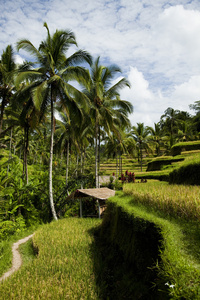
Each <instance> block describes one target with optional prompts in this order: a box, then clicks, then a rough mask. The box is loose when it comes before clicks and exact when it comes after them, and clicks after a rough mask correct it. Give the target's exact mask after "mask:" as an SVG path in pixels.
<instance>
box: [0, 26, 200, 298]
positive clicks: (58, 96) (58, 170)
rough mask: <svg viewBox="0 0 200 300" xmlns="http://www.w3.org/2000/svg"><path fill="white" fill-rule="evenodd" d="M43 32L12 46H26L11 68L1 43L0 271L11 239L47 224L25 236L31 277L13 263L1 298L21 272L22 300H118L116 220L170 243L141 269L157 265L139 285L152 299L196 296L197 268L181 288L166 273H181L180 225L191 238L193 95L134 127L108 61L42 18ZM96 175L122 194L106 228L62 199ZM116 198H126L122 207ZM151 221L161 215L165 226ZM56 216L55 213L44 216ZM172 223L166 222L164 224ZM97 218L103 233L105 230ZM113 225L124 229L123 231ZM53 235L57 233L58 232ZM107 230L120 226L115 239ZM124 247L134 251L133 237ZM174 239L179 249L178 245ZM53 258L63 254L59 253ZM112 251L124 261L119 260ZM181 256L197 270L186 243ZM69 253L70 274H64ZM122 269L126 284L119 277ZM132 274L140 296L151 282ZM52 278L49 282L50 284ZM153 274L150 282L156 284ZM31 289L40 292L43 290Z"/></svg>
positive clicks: (195, 164) (196, 178) (195, 150)
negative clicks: (186, 105) (182, 107)
mask: <svg viewBox="0 0 200 300" xmlns="http://www.w3.org/2000/svg"><path fill="white" fill-rule="evenodd" d="M44 27H45V30H46V39H44V40H43V41H41V43H40V44H39V46H38V47H35V46H34V45H33V44H32V42H31V41H30V40H28V39H23V40H20V41H18V42H17V48H16V49H17V51H21V50H23V51H25V52H26V55H28V56H27V57H29V61H28V60H27V61H24V62H23V64H17V63H16V62H15V58H14V53H15V50H14V48H13V46H12V45H8V46H7V47H6V48H5V50H4V51H3V53H2V54H1V57H0V150H1V152H0V273H3V271H4V270H5V269H6V268H8V267H9V266H10V264H11V250H8V249H10V245H11V242H10V241H13V240H14V239H16V238H17V236H19V235H25V234H26V232H27V230H29V231H33V230H34V229H35V228H37V227H38V226H40V225H41V224H44V223H47V224H46V225H42V227H41V228H42V229H39V230H38V231H37V232H36V235H35V237H34V239H33V245H34V249H35V251H36V254H37V262H36V260H34V259H33V260H32V263H33V264H32V265H31V268H32V269H31V272H30V271H28V269H26V268H24V269H22V270H21V271H20V272H19V273H18V274H16V275H15V276H14V277H13V280H11V281H10V283H8V285H6V283H5V287H6V291H7V294H5V299H6V297H7V298H9V297H11V295H12V297H13V299H17V298H18V294H17V293H18V292H17V291H16V294H12V293H13V287H15V285H16V284H18V283H19V284H20V285H22V286H23V284H24V283H23V282H25V281H24V278H30V280H29V282H28V284H27V289H25V290H24V294H23V297H24V298H27V297H28V298H31V297H35V298H37V297H39V298H41V299H43V298H49V299H51V297H53V298H55V299H59V298H62V297H63V295H69V299H73V297H74V299H77V298H79V297H80V295H82V296H81V297H82V298H83V299H98V297H99V299H101V297H102V299H105V298H106V297H110V299H112V297H113V299H117V298H116V297H117V294H118V292H119V289H120V293H119V295H120V296H119V297H122V298H126V297H129V296H130V295H133V294H134V291H133V290H132V289H131V285H132V279H131V278H133V274H132V273H131V272H132V271H131V272H130V273H129V271H128V266H129V263H130V261H129V260H128V259H127V257H128V256H127V253H128V251H129V250H130V248H129V247H126V246H127V245H126V243H125V242H123V243H122V241H125V240H126V238H127V240H128V238H130V236H131V234H132V233H131V232H130V231H129V230H128V229H127V227H126V226H125V225H124V227H123V226H122V227H123V228H122V227H120V225H119V224H118V221H119V220H121V221H123V222H125V223H126V222H128V224H132V225H133V223H135V224H136V225H137V226H138V228H139V234H138V233H137V232H135V233H134V234H136V237H137V238H138V236H140V235H141V234H143V233H142V229H141V228H148V226H151V225H149V223H148V222H150V223H151V224H154V225H152V226H153V233H155V234H156V236H157V237H158V240H155V241H154V242H155V243H156V245H157V246H158V248H156V249H157V250H156V251H157V252H159V251H161V252H162V250H163V249H164V248H162V247H165V246H166V245H167V247H169V249H170V250H169V252H165V250H163V252H164V253H165V254H164V256H159V253H157V252H156V253H157V256H155V260H156V259H157V262H158V265H156V266H155V264H152V265H151V267H152V268H155V269H156V271H155V272H153V277H151V274H150V273H151V272H150V273H148V272H147V273H148V274H146V276H147V277H146V278H148V280H150V281H151V280H155V281H156V282H154V283H155V287H156V288H155V294H154V296H155V298H152V299H159V296H160V294H159V296H158V298H156V297H157V292H158V290H159V288H160V287H161V288H162V289H163V291H164V292H163V295H164V296H163V297H165V296H166V299H169V298H167V297H168V295H169V294H170V293H171V294H170V295H172V297H174V298H171V299H184V298H180V297H182V295H183V294H184V293H186V295H187V296H188V298H187V299H198V298H195V297H197V295H199V294H198V293H199V292H198V290H197V285H196V283H197V281H198V280H197V279H198V276H199V271H198V270H197V269H198V268H197V269H195V268H194V265H195V263H194V261H193V262H192V263H191V264H190V263H189V265H188V264H187V267H186V269H187V270H189V271H188V274H189V275H191V276H193V275H194V274H193V271H194V273H195V276H194V282H191V286H190V285H188V284H187V283H186V280H184V278H183V277H181V276H180V277H179V276H178V275H177V276H176V272H177V273H178V272H179V273H180V272H183V270H184V263H185V261H186V260H187V258H188V256H187V255H186V256H185V254H184V255H183V261H184V262H183V261H181V260H179V263H180V264H179V263H178V264H177V265H178V268H175V266H174V262H175V258H176V257H177V256H176V255H175V252H174V249H177V242H175V240H176V239H179V238H180V236H181V239H182V240H181V239H180V243H182V242H183V240H184V239H187V241H188V240H189V229H188V227H187V222H188V224H190V228H191V232H193V234H192V235H191V242H197V244H198V243H199V240H198V237H197V236H196V229H195V228H196V227H195V226H197V227H198V222H199V204H200V200H199V182H200V101H196V102H195V103H193V104H191V105H190V108H191V109H193V111H194V115H190V114H189V113H188V112H185V111H179V110H176V109H173V108H171V107H168V108H167V109H166V110H165V111H164V113H163V115H162V116H161V117H160V121H159V122H158V123H156V124H154V127H149V126H146V125H145V124H144V123H137V124H136V125H134V126H133V125H132V124H131V123H130V120H129V114H130V113H132V112H133V105H132V104H131V103H130V102H128V101H127V100H126V99H121V96H120V92H121V90H122V89H123V88H125V87H130V83H129V82H128V80H127V79H126V78H125V77H123V76H122V74H123V72H122V70H121V68H120V67H118V66H117V65H115V64H113V65H108V66H107V65H105V64H103V63H102V62H101V58H100V57H97V58H93V57H91V55H90V53H89V52H87V51H85V50H80V49H79V48H78V45H77V41H76V38H75V34H74V33H73V32H72V31H70V30H56V31H55V32H54V33H53V34H51V33H50V30H49V27H48V25H47V24H46V23H44ZM68 54H69V55H68ZM105 175H107V177H109V178H110V182H109V183H108V182H106V183H104V185H106V186H108V187H110V188H115V189H116V190H117V189H119V190H120V189H121V190H122V189H123V193H122V194H120V195H121V196H119V197H118V196H117V197H116V198H115V200H111V204H109V205H110V210H108V215H109V216H110V220H112V222H113V223H112V222H111V221H109V220H108V218H105V221H103V223H102V222H101V221H98V220H90V219H87V220H82V221H81V220H79V219H78V218H77V217H78V216H79V203H78V202H76V201H72V200H70V198H69V197H67V196H68V195H69V194H71V193H72V192H74V191H76V190H77V189H80V188H94V187H96V188H99V187H100V186H101V185H102V184H100V177H101V176H105ZM129 175H130V176H129ZM128 176H129V177H130V178H131V180H129V179H128ZM150 179H157V180H159V181H153V182H152V181H150ZM125 181H132V182H134V183H128V184H126V183H124V182H125ZM149 181H150V182H149ZM160 181H163V182H160ZM139 182H140V183H141V184H138V183H139ZM125 194H127V195H128V196H126V197H125V196H124V195H125ZM123 197H124V198H123ZM122 198H123V199H128V200H126V201H125V200H124V203H122ZM119 207H120V208H119ZM133 207H134V209H133V210H132V208H133ZM118 209H119V211H118ZM144 211H146V213H144ZM124 213H125V214H124ZM148 214H149V215H148ZM163 215H164V218H163ZM69 217H74V218H69ZM120 218H121V219H120ZM138 218H139V220H140V221H139V223H137V221H138ZM157 218H161V219H164V220H165V219H167V221H166V222H167V223H165V221H160V219H159V221H158V219H157ZM58 219H64V220H60V221H59V222H54V221H57V220H58ZM52 220H54V221H53V223H50V222H51V221H52ZM141 220H142V221H141ZM174 220H176V221H174ZM179 221H180V222H182V223H181V224H182V225H181V227H179V229H177V228H178V227H177V226H176V224H175V225H174V223H173V222H175V223H176V222H179ZM109 222H110V223H109ZM170 222H171V223H170ZM49 223H50V224H49ZM119 223H120V222H119ZM147 223H148V224H147ZM172 223H173V224H172ZM105 224H107V225H108V227H107V228H108V232H105V231H104V229H105V228H106V226H107V225H105ZM166 224H168V225H169V226H171V227H170V228H172V231H173V232H175V231H176V234H174V235H173V234H172V235H173V238H172V236H171V235H170V234H167V235H165V233H166V232H165V230H166V228H167V227H166ZM132 225H131V227H130V228H132ZM168 225H167V226H168ZM109 226H110V227H109ZM113 226H114V227H113ZM134 226H135V225H134ZM137 226H136V227H135V228H136V229H137ZM154 226H155V228H159V230H157V229H155V228H154ZM94 228H95V229H94ZM180 228H181V229H180ZM154 229H155V231H154ZM123 230H124V232H125V231H126V233H127V235H124V236H123ZM131 230H132V229H131ZM145 230H146V229H145ZM181 230H183V231H184V232H187V237H185V236H182V235H181ZM62 232H66V235H67V238H65V235H63V233H62ZM117 232H120V233H122V235H121V236H120V235H119V239H117ZM160 232H162V234H161V236H160ZM104 233H105V237H104ZM44 237H45V238H44ZM137 238H136V239H135V241H136V240H137ZM144 238H146V237H144ZM114 239H116V244H115V243H113V244H112V243H111V244H110V243H109V240H111V241H114ZM159 239H160V240H159ZM161 240H162V245H161V244H160V241H161ZM172 240H173V241H172ZM163 241H164V242H163ZM170 241H172V243H171V244H170ZM137 242H138V240H137ZM52 243H53V244H52ZM138 243H140V242H138ZM122 244H123V245H122ZM52 245H53V247H51V246H52ZM130 245H131V246H130V247H133V248H132V249H134V251H135V246H134V245H132V242H131V243H130ZM170 245H171V246H170ZM181 245H183V248H184V247H185V246H184V243H183V244H181ZM29 246H30V248H31V247H32V246H31V244H29ZM96 247H97V248H98V251H99V252H98V254H97V251H96V250H97V248H96ZM120 247H121V248H120ZM187 247H188V245H187ZM172 248H173V251H172V252H173V254H172V258H171V256H170V255H171V254H169V253H171V252H170V251H171V249H172ZM31 249H33V248H31ZM127 249H128V250H127ZM154 250H155V249H154ZM38 251H39V253H38ZM59 251H60V252H59ZM152 251H153V250H152ZM166 251H167V250H166ZM184 251H185V250H184ZM184 251H183V252H181V254H182V253H185V252H184ZM33 252H34V251H33ZM81 252H82V253H81ZM94 252H95V253H96V255H97V257H95V255H94ZM105 252H106V253H108V256H107V257H105V254H104V253H105ZM34 253H35V252H34ZM44 253H48V257H46V258H45V255H44ZM64 253H68V254H67V257H65V254H64ZM113 253H115V254H116V260H113V257H114V256H113ZM117 253H118V254H119V253H120V255H121V256H124V258H123V263H122V264H121V265H120V261H121V259H120V257H119V256H117ZM191 253H192V254H191V255H194V256H195V257H196V261H197V265H198V260H199V256H198V254H197V253H196V248H195V247H193V248H192V250H191ZM32 254H33V253H32ZM168 254H169V255H168ZM92 255H94V256H92ZM75 257H76V259H77V261H79V267H80V270H79V268H76V270H73V266H74V262H75ZM130 257H132V256H130ZM97 258H98V259H97ZM140 258H141V257H140ZM142 259H143V258H142ZM170 259H172V260H171V261H172V264H173V268H172V269H171V268H170V267H169V265H170V262H169V261H170ZM92 260H93V261H92ZM49 261H51V264H50V263H49ZM160 261H161V264H163V265H160V264H159V263H160ZM63 262H64V263H63ZM102 262H104V263H105V264H104V263H102ZM145 263H146V262H145ZM131 265H132V266H133V267H135V266H137V262H135V261H134V260H133V261H131ZM162 266H163V268H162ZM166 266H168V267H166ZM28 267H29V268H30V265H28ZM43 269H44V270H43ZM111 269H113V270H115V271H114V273H115V274H113V273H112V272H111ZM133 269H134V268H133ZM136 269H137V267H136ZM39 270H43V271H44V273H46V274H47V273H48V274H49V276H48V278H47V281H46V279H45V280H44V281H43V285H42V287H41V286H40V283H41V281H42V280H43V279H41V278H44V274H43V273H42V272H43V271H41V272H40V271H39ZM38 272H39V273H38ZM62 272H63V274H65V275H66V276H68V277H67V278H68V280H69V283H70V284H69V285H66V284H65V283H66V282H65V280H64V277H63V275H62V276H61V275H60V274H61V273H62ZM124 272H125V274H126V275H127V280H125V281H126V282H125V281H123V280H121V279H120V274H123V273H124ZM139 272H140V271H139ZM30 273H31V274H32V275H31V276H30ZM160 274H161V276H160ZM104 275H105V278H104ZM165 275H166V276H165ZM189 275H188V276H189ZM84 276H85V279H84ZM141 276H143V275H141V274H139V277H138V278H141ZM149 276H150V277H149ZM188 276H187V277H186V278H188ZM138 278H135V279H134V280H135V281H134V283H135V297H136V298H137V299H139V297H140V296H141V295H140V292H141V290H142V289H143V288H144V293H143V296H144V297H145V295H146V296H147V295H148V297H149V294H148V293H149V289H151V287H152V286H150V285H149V282H148V284H147V281H145V280H146V279H145V278H143V279H144V281H143V280H141V281H140V280H139V281H138ZM15 279H16V281H15ZM52 280H53V281H54V283H55V284H54V289H53V290H52V291H50V287H52ZM95 280H96V281H95ZM157 280H158V281H159V280H161V283H160V282H159V283H158V284H157ZM163 280H169V281H170V282H171V283H173V282H176V285H177V289H171V290H170V288H169V289H168V288H166V287H165V288H164V287H163V282H164V281H163ZM14 281H15V282H14ZM33 282H34V285H35V287H37V288H36V290H37V292H36V294H35V295H34V294H32V290H31V289H32V287H31V284H32V283H33ZM56 282H61V283H62V284H61V285H57V284H56ZM114 282H117V286H114ZM167 282H168V281H167ZM26 283H27V282H26ZM76 285H77V287H76V289H75V286H76ZM2 286H3V287H4V284H3V285H2ZM136 286H137V288H136ZM40 288H42V289H43V288H44V289H43V292H42V291H41V290H40ZM14 289H15V288H14ZM192 289H194V292H193V291H192ZM39 290H40V291H39ZM75 290H76V292H75V294H73V293H74V291H75ZM186 290H187V291H186ZM20 291H21V290H20ZM145 291H146V292H147V294H145V293H146V292H145ZM179 291H180V293H179ZM129 292H130V294H129ZM41 293H42V294H41ZM131 293H133V294H131ZM0 294H1V293H0ZM21 295H22V294H21ZM30 295H31V296H30ZM55 295H56V296H55ZM72 295H74V296H72ZM191 295H192V296H191ZM29 296H30V297H29ZM56 297H57V298H56ZM141 297H142V296H141ZM190 297H193V298H190ZM141 299H142V298H141ZM149 299H150V298H149ZM163 299H165V298H163Z"/></svg>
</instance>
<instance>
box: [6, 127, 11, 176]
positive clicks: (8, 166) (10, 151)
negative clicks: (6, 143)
mask: <svg viewBox="0 0 200 300" xmlns="http://www.w3.org/2000/svg"><path fill="white" fill-rule="evenodd" d="M10 158H12V128H11V130H10V151H9V159H10ZM9 169H10V165H9V163H8V168H7V176H8V172H9Z"/></svg>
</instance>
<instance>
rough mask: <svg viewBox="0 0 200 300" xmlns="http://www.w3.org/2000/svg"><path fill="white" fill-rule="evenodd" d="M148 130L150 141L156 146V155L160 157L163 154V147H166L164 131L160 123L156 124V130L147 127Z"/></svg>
mask: <svg viewBox="0 0 200 300" xmlns="http://www.w3.org/2000/svg"><path fill="white" fill-rule="evenodd" d="M147 128H148V130H149V133H150V137H149V139H150V141H152V142H153V143H154V144H155V148H156V155H157V156H158V155H160V154H161V146H163V145H164V141H163V131H162V129H161V126H160V124H159V123H154V128H153V127H147Z"/></svg>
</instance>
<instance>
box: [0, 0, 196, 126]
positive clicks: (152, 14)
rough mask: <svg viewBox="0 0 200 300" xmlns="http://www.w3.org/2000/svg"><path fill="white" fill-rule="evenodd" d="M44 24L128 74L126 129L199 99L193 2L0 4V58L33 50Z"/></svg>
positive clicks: (43, 34)
mask: <svg viewBox="0 0 200 300" xmlns="http://www.w3.org/2000/svg"><path fill="white" fill-rule="evenodd" d="M44 21H46V22H47V23H48V26H49V28H50V31H51V32H52V33H53V32H54V31H55V30H56V29H71V30H72V31H73V32H74V33H75V35H76V37H77V42H78V45H79V47H80V48H83V49H85V50H88V51H89V52H90V53H91V54H92V55H93V56H94V57H95V58H96V57H97V55H100V56H101V61H102V62H103V63H107V64H111V63H116V64H118V65H119V66H120V67H121V68H122V70H123V71H124V74H123V75H125V74H126V75H127V76H129V80H130V81H131V83H132V88H131V89H130V90H126V89H125V90H124V91H123V95H124V96H126V98H127V100H130V101H131V102H132V103H133V105H134V114H133V117H132V116H131V119H132V123H136V122H144V123H145V124H146V123H148V125H150V124H152V123H153V122H158V121H159V118H160V115H161V114H162V113H163V112H164V110H165V109H166V108H167V107H170V106H171V107H173V108H176V109H182V108H181V107H183V108H184V109H185V110H187V109H188V105H189V104H192V103H194V101H196V100H198V99H199V97H198V95H199V94H200V91H199V88H198V84H199V76H200V72H199V61H200V51H199V50H200V39H199V32H200V2H199V1H197V0H191V1H188V0H168V1H155V0H148V1H147V0H132V1H130V0H106V1H105V0H80V1H71V0H34V1H30V0H18V1H14V0H7V1H6V4H5V1H0V28H1V40H0V53H2V51H3V50H4V49H5V48H6V46H7V45H8V44H12V45H15V43H16V42H17V40H19V39H21V38H28V39H30V40H31V42H32V43H33V44H34V45H36V46H38V45H39V43H40V41H41V40H43V39H44V38H45V37H46V29H45V28H43V23H44ZM24 53H25V52H24V51H20V53H19V55H20V56H21V57H23V55H24ZM16 54H17V53H16ZM17 59H18V60H19V59H22V58H20V57H19V56H17Z"/></svg>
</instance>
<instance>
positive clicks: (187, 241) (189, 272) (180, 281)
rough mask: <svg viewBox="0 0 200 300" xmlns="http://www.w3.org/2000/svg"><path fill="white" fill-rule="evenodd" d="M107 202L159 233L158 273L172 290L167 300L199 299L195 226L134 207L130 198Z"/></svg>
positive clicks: (199, 268)
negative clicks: (160, 235)
mask: <svg viewBox="0 0 200 300" xmlns="http://www.w3.org/2000/svg"><path fill="white" fill-rule="evenodd" d="M154 200H155V199H154ZM111 201H112V202H114V203H115V204H116V205H117V206H121V207H122V208H123V210H124V211H126V212H127V213H128V214H131V215H134V217H137V216H138V217H140V218H143V219H146V220H148V221H151V222H154V223H155V224H156V225H157V226H158V227H159V228H160V229H161V233H162V236H163V246H164V247H163V250H162V251H161V259H162V265H160V266H159V272H160V274H161V276H163V277H165V278H166V282H168V283H169V285H171V286H173V287H171V288H169V289H170V294H171V298H170V299H187V300H188V299H199V298H200V287H199V282H200V254H199V247H200V238H199V224H198V222H191V221H185V220H183V219H181V218H173V217H171V216H170V215H168V216H166V214H163V213H160V212H159V211H154V210H153V209H152V207H151V208H150V207H148V206H143V205H141V204H139V203H137V202H136V201H134V199H133V195H132V196H131V195H129V196H124V195H123V194H119V195H118V196H117V197H114V198H112V200H111ZM163 288H164V287H163ZM181 297H182V298H181Z"/></svg>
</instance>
